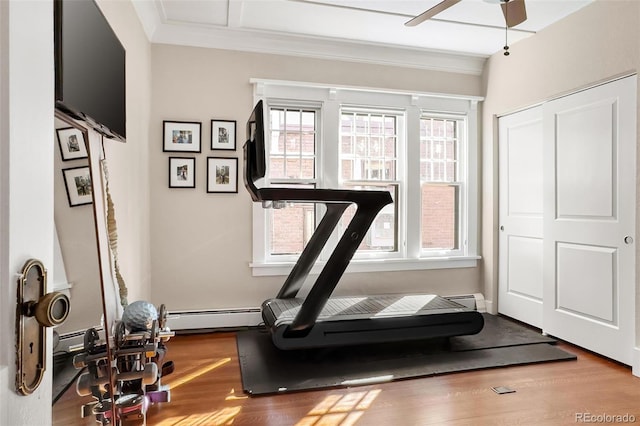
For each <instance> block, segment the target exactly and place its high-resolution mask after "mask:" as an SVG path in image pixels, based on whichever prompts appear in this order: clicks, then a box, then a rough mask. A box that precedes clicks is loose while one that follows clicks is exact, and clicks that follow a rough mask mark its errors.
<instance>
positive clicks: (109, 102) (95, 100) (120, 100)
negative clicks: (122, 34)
mask: <svg viewBox="0 0 640 426" xmlns="http://www.w3.org/2000/svg"><path fill="white" fill-rule="evenodd" d="M54 30H55V38H54V43H55V55H56V61H55V62H56V70H55V73H56V85H55V93H56V107H57V108H59V109H61V110H62V111H64V112H66V113H68V114H70V115H71V116H73V117H74V118H77V119H81V120H84V121H86V122H88V123H89V124H90V125H91V126H92V127H94V128H95V129H96V130H98V131H99V132H101V133H103V134H105V135H106V136H108V137H113V138H117V139H120V140H124V139H125V138H126V125H125V123H126V106H125V99H126V85H125V49H124V47H123V46H122V44H121V43H120V41H119V40H118V37H117V36H116V35H115V33H114V32H113V30H112V29H111V27H110V26H109V23H108V22H107V20H106V19H105V17H104V15H103V14H102V12H101V11H100V9H99V8H98V6H97V5H96V3H95V2H94V1H93V0H55V1H54Z"/></svg>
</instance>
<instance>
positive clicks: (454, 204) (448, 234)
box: [420, 115, 465, 251]
mask: <svg viewBox="0 0 640 426" xmlns="http://www.w3.org/2000/svg"><path fill="white" fill-rule="evenodd" d="M464 127H465V123H464V120H461V119H455V118H442V117H438V116H430V115H424V116H422V117H421V118H420V201H421V203H420V211H421V216H420V217H421V223H420V224H421V226H420V230H421V234H420V236H421V244H420V247H421V249H422V250H423V251H428V250H447V251H451V250H459V249H460V248H461V247H462V246H463V242H461V241H460V237H461V223H460V219H461V214H460V211H461V207H462V204H463V203H462V202H461V193H462V192H463V189H464V187H463V185H464V182H463V180H462V179H461V173H460V169H461V168H462V167H463V166H464V165H463V164H461V158H462V156H461V155H460V152H461V145H464Z"/></svg>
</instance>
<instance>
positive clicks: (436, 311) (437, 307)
mask: <svg viewBox="0 0 640 426" xmlns="http://www.w3.org/2000/svg"><path fill="white" fill-rule="evenodd" d="M263 117H264V110H263V103H262V101H259V102H258V103H257V104H256V106H255V108H254V109H253V112H252V113H251V116H250V118H249V120H248V121H247V142H246V143H245V145H244V168H245V170H244V184H245V187H246V188H247V190H248V191H249V194H250V195H251V198H252V199H253V201H254V202H261V203H262V204H263V206H264V207H266V208H269V207H276V208H277V207H281V206H283V205H284V204H285V203H296V202H305V203H322V204H323V205H324V206H326V213H325V214H324V216H323V217H322V220H321V221H320V223H319V224H318V226H317V228H316V230H315V232H314V233H313V235H312V236H311V239H310V240H309V242H308V243H307V245H306V246H305V248H304V250H303V251H302V253H301V254H300V257H299V258H298V261H297V262H296V264H295V266H294V267H293V269H292V270H291V272H290V274H289V276H288V277H287V279H286V281H285V282H284V285H283V286H282V288H281V289H280V292H279V293H278V294H277V296H276V297H275V298H273V299H268V300H266V301H264V302H263V303H262V318H263V320H264V323H265V325H266V327H267V329H268V330H269V332H270V333H271V337H272V340H273V343H274V344H275V346H276V347H277V348H279V349H282V350H291V349H304V348H325V347H332V346H346V345H359V344H370V343H383V342H399V341H408V340H420V339H428V338H435V337H451V336H461V335H470V334H476V333H478V332H480V330H482V327H483V326H484V319H483V317H482V314H480V313H479V312H478V311H476V310H474V309H471V308H468V307H466V306H464V305H462V304H459V303H457V302H455V301H453V300H449V299H446V298H443V297H440V296H437V295H433V294H389V295H375V296H344V297H331V294H332V293H333V291H334V289H335V288H336V285H337V284H338V282H339V280H340V278H341V277H342V275H343V273H344V271H345V269H346V268H347V266H348V265H349V262H350V261H351V258H352V257H353V255H354V253H355V252H356V250H357V248H358V246H359V245H360V243H361V241H362V239H363V238H364V236H365V235H366V233H367V230H368V229H369V227H370V226H371V224H372V222H373V220H374V219H375V217H376V216H377V214H378V212H380V210H381V209H382V208H383V207H384V206H386V205H388V204H391V203H392V202H393V201H392V199H391V195H390V194H389V193H388V192H387V191H369V190H346V189H316V188H276V187H264V188H257V187H256V181H257V180H259V179H261V178H263V177H264V176H265V173H266V159H265V158H266V157H265V126H264V123H265V122H264V118H263ZM352 204H355V205H356V213H355V216H354V217H353V218H352V220H351V221H350V223H349V225H348V227H347V229H346V230H345V232H344V233H343V235H342V236H341V238H340V240H339V241H338V243H337V245H336V246H335V248H334V250H333V252H332V253H331V255H330V257H329V259H328V261H327V262H326V264H325V266H324V267H323V268H322V271H321V272H320V274H319V275H318V277H317V279H316V280H315V283H314V284H313V286H312V288H311V290H310V291H309V293H308V295H307V296H306V297H305V298H300V297H297V295H298V292H299V291H300V289H301V287H302V285H303V284H304V282H305V280H306V279H307V277H308V276H309V273H310V271H311V268H312V267H313V265H314V264H315V262H316V260H317V258H318V256H319V255H320V253H321V251H322V250H323V248H324V246H325V244H326V243H327V241H328V239H329V236H330V235H331V233H332V232H333V230H334V229H335V228H336V226H337V225H338V222H339V220H340V218H341V216H342V214H343V213H344V211H345V210H346V209H347V207H349V206H350V205H352Z"/></svg>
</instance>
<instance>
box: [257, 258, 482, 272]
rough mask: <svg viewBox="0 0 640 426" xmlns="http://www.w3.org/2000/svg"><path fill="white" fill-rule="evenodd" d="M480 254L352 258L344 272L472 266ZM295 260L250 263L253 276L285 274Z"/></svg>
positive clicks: (315, 269) (317, 266)
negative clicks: (415, 257) (421, 257)
mask: <svg viewBox="0 0 640 426" xmlns="http://www.w3.org/2000/svg"><path fill="white" fill-rule="evenodd" d="M480 259H481V257H480V256H460V257H448V258H429V259H371V260H364V259H353V260H352V261H351V262H350V263H349V266H347V270H346V271H345V273H357V272H385V271H417V270H428V269H451V268H474V267H476V266H477V264H478V260H480ZM325 263H326V262H322V261H318V262H316V263H315V264H314V266H313V268H312V269H311V274H319V273H320V271H321V270H322V268H323V267H324V265H325ZM294 264H295V262H280V263H258V262H253V263H250V264H249V266H250V267H251V271H252V274H253V276H254V277H264V276H281V275H282V276H286V275H288V274H289V272H291V269H292V268H293V265H294Z"/></svg>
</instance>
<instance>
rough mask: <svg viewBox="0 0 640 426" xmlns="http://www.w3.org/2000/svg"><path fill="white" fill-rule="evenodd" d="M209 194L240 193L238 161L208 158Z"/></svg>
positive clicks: (234, 159) (235, 159)
mask: <svg viewBox="0 0 640 426" xmlns="http://www.w3.org/2000/svg"><path fill="white" fill-rule="evenodd" d="M207 192H211V193H213V192H238V159H237V158H223V157H207Z"/></svg>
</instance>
